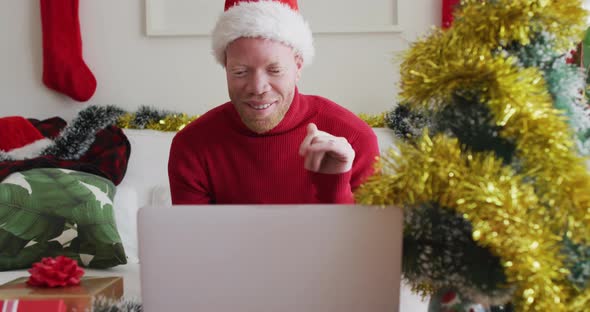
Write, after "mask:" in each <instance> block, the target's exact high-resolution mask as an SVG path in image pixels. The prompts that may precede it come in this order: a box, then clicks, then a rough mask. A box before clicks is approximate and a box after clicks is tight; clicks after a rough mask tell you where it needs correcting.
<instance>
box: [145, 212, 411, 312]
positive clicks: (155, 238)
mask: <svg viewBox="0 0 590 312" xmlns="http://www.w3.org/2000/svg"><path fill="white" fill-rule="evenodd" d="M139 238H140V239H139V256H140V261H141V265H140V272H141V292H142V302H143V305H144V310H145V311H147V312H165V311H198V312H236V311H240V312H265V311H268V312H290V311H293V312H304V311H305V312H320V311H321V312H329V311H334V312H352V311H355V312H357V311H358V312H381V311H383V312H385V311H387V312H394V311H398V309H399V308H398V306H399V288H400V273H401V272H400V271H401V252H402V248H401V247H402V211H401V209H399V208H395V207H388V208H378V207H367V206H356V205H259V206H248V205H229V206H222V205H215V206H213V205H210V206H209V205H206V206H173V207H147V208H143V209H141V210H140V212H139Z"/></svg>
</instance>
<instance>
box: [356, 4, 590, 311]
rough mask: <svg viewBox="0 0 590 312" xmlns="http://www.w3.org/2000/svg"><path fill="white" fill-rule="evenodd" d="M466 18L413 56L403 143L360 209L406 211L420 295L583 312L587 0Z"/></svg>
mask: <svg viewBox="0 0 590 312" xmlns="http://www.w3.org/2000/svg"><path fill="white" fill-rule="evenodd" d="M455 17H456V20H455V21H454V22H453V25H452V27H450V28H449V29H447V30H445V31H442V30H440V29H439V30H434V31H432V33H431V34H430V35H429V36H427V37H426V38H424V39H421V40H419V41H418V42H416V43H414V44H413V46H412V48H411V49H410V50H409V51H408V52H407V54H406V56H405V60H404V62H403V63H402V65H401V67H400V68H401V78H402V82H401V92H400V96H401V101H402V104H400V107H398V108H396V109H395V110H394V111H392V112H391V113H390V114H388V115H387V116H386V123H387V124H388V125H391V126H392V128H394V131H395V132H396V133H397V134H398V135H399V136H400V138H401V139H403V140H405V143H403V144H399V152H396V151H393V150H392V151H390V152H389V154H387V155H384V156H383V157H382V159H381V162H380V164H379V169H380V170H379V171H378V172H379V173H378V174H377V175H375V176H373V177H371V178H370V179H369V180H368V181H367V182H366V183H365V184H364V185H362V186H361V187H360V188H359V189H358V191H357V193H356V196H357V201H359V202H361V203H364V204H376V205H403V206H404V207H405V210H406V216H405V224H404V225H405V231H404V265H403V270H404V274H405V276H406V278H407V279H408V280H409V282H410V283H411V284H413V285H414V287H415V288H416V289H418V290H423V291H428V292H430V293H432V291H435V292H436V291H439V290H441V289H445V288H454V289H457V291H458V293H459V294H460V296H461V297H463V298H465V300H467V301H474V302H482V301H483V302H486V303H488V304H490V305H499V304H504V303H507V302H511V303H512V304H513V305H514V308H515V309H516V310H517V311H584V310H585V309H587V307H588V306H590V288H589V287H588V286H589V285H588V284H589V281H590V276H589V275H588V271H587V268H588V265H589V263H590V257H589V254H588V250H589V243H590V241H589V240H588V237H590V213H589V212H590V211H589V208H590V193H588V190H589V189H590V175H589V174H588V171H587V168H586V163H585V158H583V157H582V156H583V155H586V154H588V145H587V144H588V143H587V141H588V140H587V139H588V132H589V131H588V130H589V129H590V127H589V126H588V125H590V117H589V114H588V112H587V111H586V110H585V103H584V99H583V96H582V90H583V89H584V87H585V84H584V79H585V77H584V75H583V74H582V73H580V71H579V70H578V69H577V67H576V66H575V65H569V64H567V63H566V62H565V59H566V58H567V55H568V53H569V51H570V50H571V48H572V47H573V46H574V45H575V44H576V43H577V42H579V41H580V39H581V35H582V34H583V31H584V30H585V20H586V12H585V10H583V9H582V8H581V3H580V1H579V0H577V1H576V0H573V1H567V2H564V1H550V0H497V1H480V0H463V1H462V2H461V5H460V6H459V7H458V10H457V11H455ZM474 259H475V260H474ZM474 263H477V264H482V265H483V267H479V266H478V267H475V266H474Z"/></svg>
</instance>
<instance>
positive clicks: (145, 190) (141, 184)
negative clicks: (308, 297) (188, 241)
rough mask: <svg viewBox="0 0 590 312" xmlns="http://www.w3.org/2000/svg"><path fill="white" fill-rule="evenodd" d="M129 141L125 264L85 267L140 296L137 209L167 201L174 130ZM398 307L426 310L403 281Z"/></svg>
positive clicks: (3, 276)
mask: <svg viewBox="0 0 590 312" xmlns="http://www.w3.org/2000/svg"><path fill="white" fill-rule="evenodd" d="M374 131H375V133H376V134H377V138H378V140H379V146H380V147H381V149H382V150H384V149H386V148H389V147H391V146H392V144H393V141H394V139H393V133H392V131H391V130H389V129H385V128H374ZM124 132H125V134H126V135H127V137H128V139H129V141H130V143H131V157H130V159H129V164H128V168H127V173H126V175H125V178H124V179H123V181H122V182H121V184H120V185H119V186H118V187H117V194H116V196H115V202H114V207H115V212H116V219H117V224H118V228H119V232H120V234H121V238H122V240H123V244H124V247H125V251H126V253H127V256H128V264H126V265H123V266H118V267H115V268H112V269H109V270H92V269H88V270H86V272H87V273H86V275H88V276H112V275H116V276H123V278H124V287H125V296H126V297H128V298H138V299H139V298H141V293H140V286H139V259H138V257H137V234H136V233H137V219H136V215H137V211H138V209H139V207H143V206H146V205H151V204H162V203H164V205H165V204H166V203H168V202H169V201H170V198H169V189H168V174H167V163H168V152H169V149H170V144H171V142H172V138H173V137H174V133H171V132H159V131H153V130H130V129H125V130H124ZM21 276H28V273H27V272H26V270H20V271H10V272H1V273H0V284H3V283H5V282H8V281H10V280H13V279H15V278H17V277H21ZM400 295H401V300H400V311H411V312H419V311H427V303H426V302H424V301H422V300H421V298H420V297H419V296H417V295H414V294H412V293H411V292H410V290H409V288H408V287H407V286H406V285H402V288H401V294H400Z"/></svg>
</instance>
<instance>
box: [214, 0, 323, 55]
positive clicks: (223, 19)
mask: <svg viewBox="0 0 590 312" xmlns="http://www.w3.org/2000/svg"><path fill="white" fill-rule="evenodd" d="M211 37H212V38H211V41H212V46H213V52H214V55H215V59H216V60H217V62H218V63H219V64H221V65H222V66H225V50H226V47H227V45H228V44H229V43H231V42H232V41H234V40H236V39H238V38H241V37H258V38H266V39H271V40H274V41H278V42H282V43H284V44H286V45H288V46H290V47H292V48H293V50H294V51H295V53H296V54H297V55H299V56H300V57H301V58H302V59H303V60H304V65H309V64H311V62H312V60H313V56H314V53H315V50H314V47H313V36H312V33H311V29H310V28H309V25H308V23H307V22H306V21H305V19H304V18H303V16H302V15H301V14H299V8H298V6H297V0H266V1H245V0H226V1H225V7H224V12H223V13H222V14H221V15H220V16H219V19H218V20H217V23H216V25H215V28H214V29H213V32H212V34H211Z"/></svg>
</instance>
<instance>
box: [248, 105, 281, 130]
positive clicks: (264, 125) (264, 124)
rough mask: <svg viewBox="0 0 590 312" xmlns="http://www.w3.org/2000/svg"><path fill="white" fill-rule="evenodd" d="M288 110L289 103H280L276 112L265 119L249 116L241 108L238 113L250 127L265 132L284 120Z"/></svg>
mask: <svg viewBox="0 0 590 312" xmlns="http://www.w3.org/2000/svg"><path fill="white" fill-rule="evenodd" d="M275 105H276V104H275ZM288 110H289V105H280V106H279V107H277V111H276V112H275V114H273V115H271V116H269V117H268V118H264V119H256V118H248V117H247V116H244V114H242V113H241V112H240V110H238V113H239V115H240V118H241V119H242V122H243V123H244V124H245V125H246V127H248V129H250V130H252V131H254V132H256V133H265V132H268V131H270V130H272V129H274V128H275V127H276V126H277V125H278V124H279V123H280V122H281V121H282V120H283V118H284V117H285V115H286V114H287V111H288Z"/></svg>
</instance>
